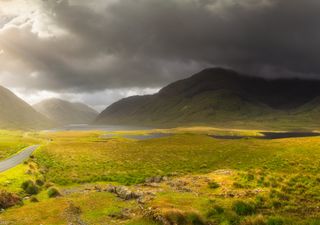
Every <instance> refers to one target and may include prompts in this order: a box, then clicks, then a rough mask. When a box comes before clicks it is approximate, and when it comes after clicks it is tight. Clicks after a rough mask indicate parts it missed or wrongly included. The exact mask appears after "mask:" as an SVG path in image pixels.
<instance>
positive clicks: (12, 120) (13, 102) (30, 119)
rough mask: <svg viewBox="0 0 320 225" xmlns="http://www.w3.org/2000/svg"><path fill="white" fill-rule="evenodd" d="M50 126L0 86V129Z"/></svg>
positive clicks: (43, 118) (24, 103)
mask: <svg viewBox="0 0 320 225" xmlns="http://www.w3.org/2000/svg"><path fill="white" fill-rule="evenodd" d="M51 125H53V123H52V122H51V121H49V119H47V118H46V117H45V116H43V115H41V114H40V113H38V112H37V111H36V110H34V109H33V108H32V107H31V106H30V105H28V104H27V103H26V102H24V101H23V100H22V99H20V98H18V97H17V96H16V95H15V94H13V93H12V92H11V91H9V90H8V89H6V88H4V87H2V86H0V129H38V128H39V129H40V128H46V127H49V126H51Z"/></svg>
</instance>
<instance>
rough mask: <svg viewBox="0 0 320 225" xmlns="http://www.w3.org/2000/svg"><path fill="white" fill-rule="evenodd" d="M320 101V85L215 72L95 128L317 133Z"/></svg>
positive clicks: (112, 110) (134, 102) (118, 106)
mask: <svg viewBox="0 0 320 225" xmlns="http://www.w3.org/2000/svg"><path fill="white" fill-rule="evenodd" d="M317 96H320V82H319V81H309V80H297V79H287V80H286V79H283V80H265V79H263V78H257V77H250V76H246V75H242V74H239V73H237V72H234V71H231V70H226V69H221V68H213V69H206V70H204V71H201V72H200V73H198V74H195V75H193V76H192V77H190V78H187V79H184V80H180V81H177V82H174V83H172V84H170V85H168V86H167V87H165V88H163V89H161V90H160V91H159V93H157V94H155V95H149V96H134V97H129V98H126V99H122V100H120V101H119V102H116V103H114V104H112V105H111V106H109V107H108V108H107V109H106V110H104V111H103V112H102V113H101V114H100V115H99V116H98V118H97V120H96V121H95V123H96V124H135V125H150V126H176V125H219V126H238V127H248V126H250V127H257V128H258V127H261V128H262V127H263V128H267V127H268V128H282V127H283V128H301V127H312V128H317V127H319V126H320V121H319V120H317V119H316V118H318V114H319V112H318V110H317V108H319V106H320V104H318V101H315V100H314V99H316V98H317ZM314 101H315V103H314Z"/></svg>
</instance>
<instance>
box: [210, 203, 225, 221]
mask: <svg viewBox="0 0 320 225" xmlns="http://www.w3.org/2000/svg"><path fill="white" fill-rule="evenodd" d="M223 213H224V208H222V207H221V206H218V205H215V206H213V208H211V209H209V211H208V213H207V217H209V218H210V217H214V216H216V215H221V214H223Z"/></svg>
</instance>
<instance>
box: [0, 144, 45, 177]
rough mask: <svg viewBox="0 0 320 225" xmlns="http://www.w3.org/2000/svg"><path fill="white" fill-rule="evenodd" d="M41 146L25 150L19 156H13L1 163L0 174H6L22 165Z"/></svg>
mask: <svg viewBox="0 0 320 225" xmlns="http://www.w3.org/2000/svg"><path fill="white" fill-rule="evenodd" d="M38 147H39V145H33V146H30V147H28V148H25V149H24V150H23V151H21V152H19V153H18V154H16V155H14V156H12V157H11V158H8V159H6V160H4V161H0V173H1V172H4V171H6V170H8V169H11V168H13V167H15V166H17V165H19V164H20V163H22V162H23V161H24V160H26V159H27V158H28V157H29V156H30V155H31V154H32V153H33V152H34V151H35V150H36V149H37V148H38Z"/></svg>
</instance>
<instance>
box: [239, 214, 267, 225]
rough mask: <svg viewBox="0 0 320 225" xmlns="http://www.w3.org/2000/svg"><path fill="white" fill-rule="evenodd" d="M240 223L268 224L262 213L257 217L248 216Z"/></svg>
mask: <svg viewBox="0 0 320 225" xmlns="http://www.w3.org/2000/svg"><path fill="white" fill-rule="evenodd" d="M240 225H267V224H266V222H265V219H264V218H263V216H262V215H259V216H257V217H247V218H245V219H244V220H243V221H242V222H241V223H240Z"/></svg>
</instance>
